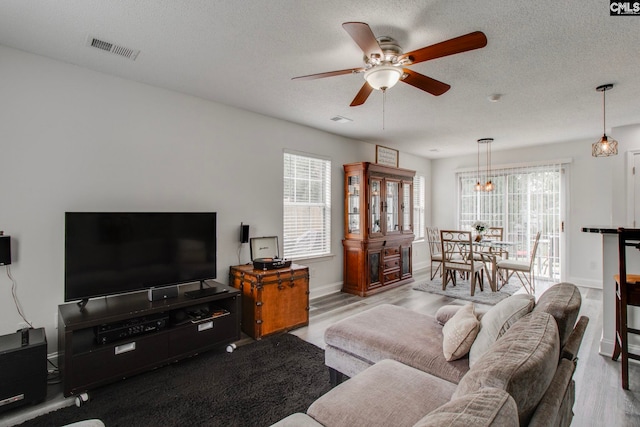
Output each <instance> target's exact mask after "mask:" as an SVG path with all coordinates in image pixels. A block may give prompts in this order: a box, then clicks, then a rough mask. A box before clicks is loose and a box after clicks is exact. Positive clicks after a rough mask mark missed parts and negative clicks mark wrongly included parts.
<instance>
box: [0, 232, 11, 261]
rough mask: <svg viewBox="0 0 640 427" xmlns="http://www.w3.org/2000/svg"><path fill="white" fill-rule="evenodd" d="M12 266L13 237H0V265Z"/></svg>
mask: <svg viewBox="0 0 640 427" xmlns="http://www.w3.org/2000/svg"><path fill="white" fill-rule="evenodd" d="M9 264H11V237H10V236H0V265H9Z"/></svg>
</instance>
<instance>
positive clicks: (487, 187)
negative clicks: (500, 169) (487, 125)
mask: <svg viewBox="0 0 640 427" xmlns="http://www.w3.org/2000/svg"><path fill="white" fill-rule="evenodd" d="M492 142H493V138H481V139H479V140H478V170H477V176H478V180H477V182H476V185H475V190H476V191H493V182H492V181H491V143H492ZM481 144H485V145H486V147H487V150H486V151H487V170H486V175H485V179H486V181H485V183H484V184H481V183H480V145H481Z"/></svg>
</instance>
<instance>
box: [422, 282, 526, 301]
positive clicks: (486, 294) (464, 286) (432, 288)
mask: <svg viewBox="0 0 640 427" xmlns="http://www.w3.org/2000/svg"><path fill="white" fill-rule="evenodd" d="M413 289H415V290H417V291H423V292H429V293H432V294H438V295H443V296H447V297H450V298H456V299H461V300H465V301H473V302H476V303H479V304H487V305H495V304H497V303H499V302H500V301H502V300H503V299H505V298H507V297H508V296H510V295H513V294H515V293H516V292H517V291H518V290H520V289H522V285H521V284H520V282H519V281H518V280H517V279H513V280H511V281H510V282H509V283H507V284H506V285H504V286H503V287H502V289H500V290H499V291H497V292H492V291H491V287H490V286H489V283H488V282H486V281H485V284H484V291H480V288H479V287H478V286H477V285H476V292H475V295H474V296H471V284H470V283H469V281H468V280H461V279H460V278H458V280H457V281H456V286H453V285H451V283H449V284H448V285H447V289H446V290H444V291H443V290H442V280H441V279H440V278H439V277H435V278H434V279H433V280H431V281H428V282H424V283H420V284H418V285H415V286H414V287H413Z"/></svg>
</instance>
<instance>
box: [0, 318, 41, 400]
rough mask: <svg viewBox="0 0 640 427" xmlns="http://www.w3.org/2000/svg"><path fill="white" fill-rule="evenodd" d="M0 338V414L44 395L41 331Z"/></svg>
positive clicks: (35, 330)
mask: <svg viewBox="0 0 640 427" xmlns="http://www.w3.org/2000/svg"><path fill="white" fill-rule="evenodd" d="M24 331H25V333H24V335H23V334H22V333H21V332H15V333H13V334H9V335H3V336H0V412H2V411H5V410H7V409H9V408H13V407H15V406H20V405H23V404H27V403H32V404H33V403H39V402H42V401H43V400H44V399H45V397H46V396H47V338H46V336H45V333H44V328H39V329H25V330H24Z"/></svg>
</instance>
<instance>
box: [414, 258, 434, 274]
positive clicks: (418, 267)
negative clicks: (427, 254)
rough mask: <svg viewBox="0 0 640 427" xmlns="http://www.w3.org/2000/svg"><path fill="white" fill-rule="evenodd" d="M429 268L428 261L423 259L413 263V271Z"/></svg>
mask: <svg viewBox="0 0 640 427" xmlns="http://www.w3.org/2000/svg"><path fill="white" fill-rule="evenodd" d="M429 268H430V262H429V261H423V262H417V263H413V272H414V273H417V272H419V271H420V270H426V269H429Z"/></svg>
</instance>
